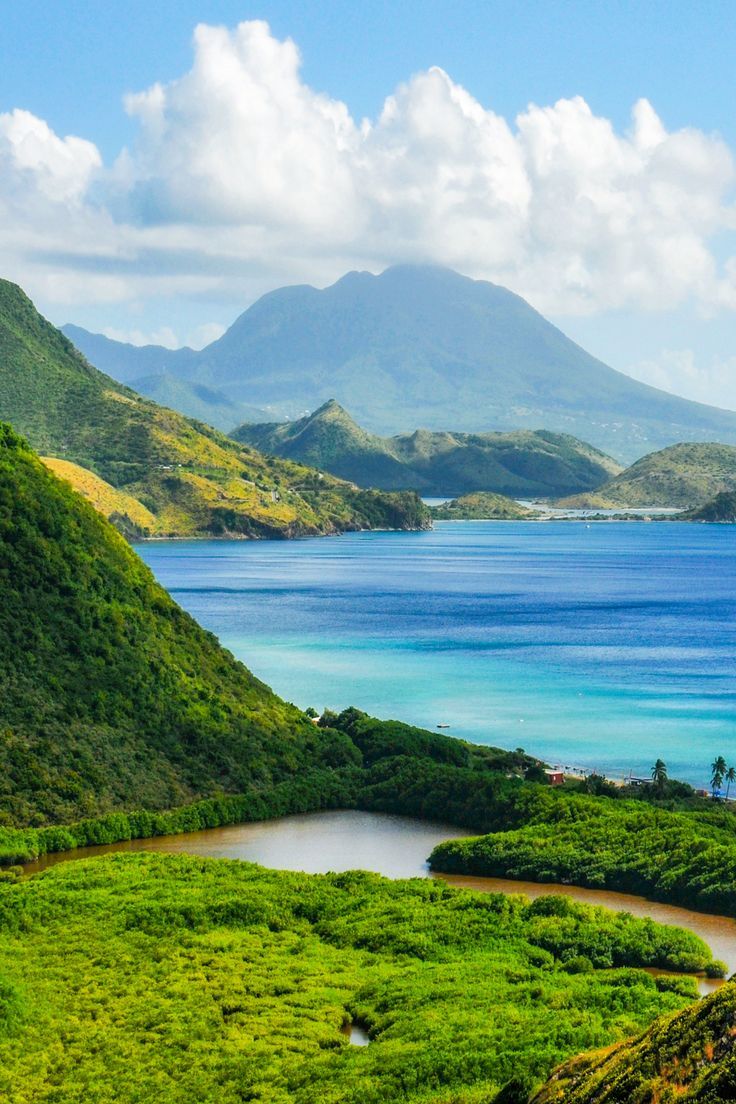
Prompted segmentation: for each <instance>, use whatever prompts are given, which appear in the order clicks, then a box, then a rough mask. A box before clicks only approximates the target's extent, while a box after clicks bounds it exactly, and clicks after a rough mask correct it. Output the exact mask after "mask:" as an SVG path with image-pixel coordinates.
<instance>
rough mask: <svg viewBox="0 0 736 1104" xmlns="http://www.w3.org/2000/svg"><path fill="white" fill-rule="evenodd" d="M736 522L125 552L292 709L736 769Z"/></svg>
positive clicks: (614, 759)
mask: <svg viewBox="0 0 736 1104" xmlns="http://www.w3.org/2000/svg"><path fill="white" fill-rule="evenodd" d="M735 542H736V529H734V528H732V527H728V526H718V525H687V524H684V523H677V522H672V523H651V524H644V523H633V524H632V523H629V524H626V523H601V524H592V525H590V526H586V525H584V524H581V523H576V522H567V523H565V522H547V523H544V524H536V525H535V524H530V523H511V522H501V523H492V522H491V523H489V522H477V523H475V522H444V523H440V524H438V525H437V527H436V528H435V529H434V530H433V531H432V532H429V533H355V534H349V535H346V536H343V537H338V538H330V539H321V540H307V541H290V542H229V541H227V542H215V541H211V542H210V541H207V542H182V541H174V542H156V543H150V544H146V545H143V546H141V547H140V548H139V551H140V552H141V554H142V556H143V557H144V559H145V560H146V561H147V562H148V563H149V564H150V566H151V567H152V569H153V570H154V571H155V573H156V575H157V576H158V578H159V579H160V581H161V582H162V583H163V585H164V586H166V587H167V589H168V590H170V592H171V593H172V594H173V595H174V597H175V598H176V600H177V601H178V602H180V603H181V604H182V605H183V606H184V607H185V608H186V609H188V610H189V611H190V612H191V613H192V614H193V615H194V617H196V618H197V620H198V621H199V622H200V623H201V624H203V625H204V626H206V627H207V628H208V629H211V630H212V631H213V632H215V633H216V634H217V635H218V636H219V638H220V639H221V640H222V642H223V643H224V644H225V645H226V646H227V647H228V648H230V649H231V650H232V651H233V652H234V653H235V654H236V655H237V656H238V657H239V658H240V659H242V660H243V661H244V662H246V663H247V664H248V666H249V667H250V668H251V669H252V670H253V671H254V672H255V673H256V674H257V675H258V676H259V677H260V678H262V679H263V680H264V681H266V682H268V683H269V684H270V685H271V686H273V687H274V689H275V690H276V691H277V692H278V693H279V694H281V695H282V696H284V697H286V698H288V699H289V700H291V701H294V702H296V703H297V704H298V705H301V706H307V705H313V706H315V707H316V708H317V709H320V708H321V707H323V706H325V705H328V706H330V707H331V708H333V709H340V708H342V707H344V706H347V705H351V704H353V705H357V706H359V707H360V708H361V709H365V710H367V711H369V712H371V713H373V714H375V715H377V716H382V717H399V718H401V719H402V720H406V721H410V722H412V723H415V724H420V725H424V726H426V727H429V728H434V727H435V725H437V724H448V725H450V728H449V729H448V730H447V731H448V732H449V733H450V734H453V735H456V736H463V737H467V738H469V739H472V740H475V741H478V742H481V743H490V744H497V745H500V746H502V747H519V746H521V747H524V748H526V750H527V751H530V752H532V753H533V754H536V755H539V756H541V757H543V758H545V759H546V760H548V761H549V762H551V763H559V764H561V765H574V766H581V767H585V768H588V769H590V768H595V769H597V770H599V771H605V772H606V773H609V774H624V773H628V772H629V771H633V772H634V774H642V773H648V771H649V769H650V767H651V764H652V763H653V761H654V760H655V759H656V758H657V757H658V756H659V757H661V758H663V759H664V760H665V761H666V763H667V765H668V768H669V772H670V775H671V776H673V777H674V776H676V777H680V778H685V779H687V780H689V781H691V782H693V783H696V784H706V783H707V779H708V765H709V763H710V762H711V761H712V759H713V757H714V755H716V754H723V755H725V757H726V758H727V759H728V760H729V762H734V763H736V684H735V683H734V676H736V658H735V657H736V616H735V615H736V557H735V556H734V550H735V548H736V543H735Z"/></svg>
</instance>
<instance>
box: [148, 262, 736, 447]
mask: <svg viewBox="0 0 736 1104" xmlns="http://www.w3.org/2000/svg"><path fill="white" fill-rule="evenodd" d="M161 356H162V357H164V356H165V354H161ZM169 359H170V358H169ZM173 370H174V371H175V372H176V373H177V374H179V373H180V374H181V375H182V376H183V377H185V378H187V379H188V380H190V381H196V382H197V383H199V384H203V385H206V386H209V387H213V388H215V389H217V390H218V391H220V392H222V393H223V394H225V395H226V396H227V397H228V398H229V399H230V400H231V401H247V402H249V403H250V404H252V405H256V406H259V407H266V408H268V409H269V410H270V411H273V416H274V419H276V418H279V417H285V418H286V417H288V418H295V417H298V416H300V415H301V414H302V413H303V411H304V410H315V409H316V408H317V407H319V406H320V405H321V404H322V403H324V402H325V401H326V400H327V399H329V398H330V397H333V396H335V397H336V398H337V399H338V401H339V402H340V403H341V405H344V406H346V407H347V408H348V409H350V410H351V411H352V412H353V413H354V414H355V416H356V418H357V419H358V421H359V422H360V424H361V425H365V426H366V427H367V428H368V429H369V430H370V431H371V432H373V433H377V434H382V435H386V434H393V433H397V432H400V431H401V430H402V429H404V428H405V427H406V425H411V424H415V425H416V424H417V423H419V424H422V425H425V426H427V427H428V428H429V429H432V430H441V429H443V428H444V427H446V426H448V425H452V426H454V427H455V428H456V429H457V430H458V431H461V432H480V431H487V430H489V429H495V430H498V431H510V430H513V429H531V428H535V427H536V426H539V425H543V426H544V427H545V428H546V429H548V430H551V431H554V432H562V433H569V434H572V435H573V436H577V437H580V438H582V439H584V440H589V441H591V442H592V443H593V444H594V445H595V446H596V447H598V448H600V449H602V450H603V451H605V452H608V453H611V454H612V455H615V456H619V457H621V458H622V459H624V460H626V461H627V462H631V461H632V460H634V459H636V458H637V457H639V456H641V455H643V454H644V453H647V452H651V451H653V450H654V449H658V448H662V447H664V446H666V445H669V444H674V443H675V442H677V441H681V440H686V439H694V440H697V439H701V440H712V439H716V440H723V441H725V442H730V443H734V444H736V412H732V411H724V410H719V409H718V408H716V407H709V406H706V405H704V404H700V403H695V402H692V401H690V400H688V399H684V398H680V397H679V396H675V395H671V394H669V393H667V392H664V391H659V390H657V389H656V388H653V387H650V386H649V385H647V384H644V383H641V382H639V381H637V380H633V379H632V378H630V377H628V376H626V375H624V374H623V373H621V372H618V371H616V370H615V369H613V368H610V367H609V366H608V365H606V364H604V363H603V362H602V361H600V360H598V359H597V358H595V357H592V356H591V355H590V354H588V353H587V352H585V350H583V349H582V348H581V347H580V346H579V345H577V344H576V343H575V342H573V341H571V340H570V339H569V338H568V337H566V335H565V334H564V333H563V332H562V331H561V330H560V329H559V328H558V327H556V326H554V325H553V324H552V323H550V322H549V321H547V320H546V319H545V318H544V317H543V316H542V315H541V314H540V313H539V312H538V311H536V310H535V309H534V308H533V307H532V306H531V305H530V304H528V303H527V302H526V301H525V300H524V299H522V298H521V297H520V296H518V295H516V294H515V293H514V292H511V291H510V290H508V289H507V288H503V287H500V286H499V285H495V284H492V283H490V282H488V281H482V280H472V279H469V278H468V277H465V276H462V275H460V274H459V273H456V272H453V271H452V270H450V269H444V268H441V267H438V266H431V265H429V266H422V265H398V266H394V267H393V268H389V269H386V271H385V272H383V273H381V274H380V275H378V276H374V275H372V274H371V273H368V272H351V273H347V274H346V275H345V276H343V277H341V279H339V280H338V281H337V282H336V283H334V284H332V285H331V286H330V287H327V288H324V289H317V288H314V287H311V286H310V285H295V286H292V287H286V288H279V289H275V290H274V291H271V292H269V293H267V294H266V295H264V296H262V297H261V298H260V299H258V300H257V301H256V302H255V303H254V304H253V305H252V306H250V307H249V308H248V309H247V310H246V311H244V312H243V313H242V314H241V315H240V316H239V317H238V318H237V319H236V320H235V321H234V322H233V324H232V325H231V326H230V328H229V329H228V330H227V331H226V332H225V333H224V334H223V335H222V337H220V338H218V339H217V341H215V342H213V343H212V344H210V345H208V346H206V347H205V348H204V349H202V350H200V351H199V352H196V353H194V354H193V356H192V357H186V358H183V359H182V360H181V361H180V362H177V364H176V366H175V367H174V368H173ZM148 371H149V372H150V371H151V369H150V368H149V369H148ZM138 374H139V375H143V372H140V373H138Z"/></svg>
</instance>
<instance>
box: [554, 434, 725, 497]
mask: <svg viewBox="0 0 736 1104" xmlns="http://www.w3.org/2000/svg"><path fill="white" fill-rule="evenodd" d="M722 491H736V447H734V446H733V445H718V444H714V443H712V442H707V443H705V444H700V443H697V444H692V443H688V444H679V445H672V446H671V447H670V448H666V449H662V450H661V452H653V453H651V454H650V455H649V456H643V457H642V458H641V460H637V461H636V463H635V464H632V465H631V467H630V468H626V470H625V471H623V472H621V474H620V475H617V476H616V477H615V478H614V479H611V480H609V481H608V482H606V483H603V484H602V485H601V486H600V487H596V488H595V490H594V491H592V492H591V493H590V494H582V495H575V496H574V497H571V498H566V499H564V500H562V502H560V503H559V505H563V506H572V507H579V508H582V509H588V508H590V509H598V508H602V509H608V508H618V507H627V506H633V507H664V506H672V507H683V508H687V507H697V506H701V505H702V504H703V503H704V502H706V501H707V500H708V499H712V498H714V497H715V496H716V495H717V494H719V493H720V492H722Z"/></svg>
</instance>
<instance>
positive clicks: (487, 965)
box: [0, 854, 710, 1104]
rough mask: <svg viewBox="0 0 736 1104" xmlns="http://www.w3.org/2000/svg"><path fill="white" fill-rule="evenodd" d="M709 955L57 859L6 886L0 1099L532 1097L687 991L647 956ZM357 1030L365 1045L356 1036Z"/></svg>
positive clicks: (484, 914)
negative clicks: (575, 1057)
mask: <svg viewBox="0 0 736 1104" xmlns="http://www.w3.org/2000/svg"><path fill="white" fill-rule="evenodd" d="M709 961H710V955H709V952H708V949H707V948H706V947H705V945H704V944H703V943H702V942H701V941H700V940H699V939H698V938H697V937H696V936H694V935H692V934H691V933H689V932H684V931H681V930H678V929H675V928H665V927H663V926H661V925H658V924H653V923H651V922H650V921H647V920H637V919H634V918H633V917H631V916H627V915H625V914H622V913H610V912H606V911H605V910H603V909H597V908H591V907H588V906H585V905H580V904H577V903H574V902H572V901H569V900H566V899H564V898H542V899H540V900H537V901H534V902H529V901H527V900H525V899H524V898H522V897H508V896H505V895H502V894H474V893H469V892H467V891H464V890H461V891H458V890H453V889H450V888H449V887H448V886H446V885H444V884H442V883H441V882H433V881H431V880H428V879H414V880H412V881H406V882H393V881H388V880H387V879H384V878H380V877H378V876H377V875H374V874H368V873H365V872H361V871H352V872H350V873H346V874H329V875H322V876H314V875H312V876H309V875H305V874H296V873H294V874H291V873H283V872H277V871H270V870H263V869H261V868H259V867H256V866H252V865H251V864H247V863H242V862H232V861H224V860H215V859H202V858H198V857H194V856H188V855H177V856H172V855H155V854H138V855H114V856H107V857H103V858H96V859H93V860H86V861H83V862H71V863H63V864H60V865H58V866H56V867H54V868H53V869H51V870H48V871H46V872H45V873H43V874H41V875H37V876H35V877H33V878H31V879H28V880H25V881H20V882H17V883H16V884H2V883H0V1096H1V1097H2V1099H3V1101H5V1102H7V1104H29V1102H30V1101H43V1100H48V1101H51V1100H53V1101H54V1102H55V1104H79V1102H81V1101H84V1102H85V1104H92V1102H94V1104H141V1102H142V1101H145V1102H149V1101H156V1102H157V1104H184V1102H187V1104H188V1102H194V1101H196V1102H198V1104H199V1102H205V1101H206V1102H212V1104H215V1102H216V1104H242V1102H243V1101H244V1100H250V1101H262V1102H264V1104H266V1102H268V1104H316V1102H318V1101H319V1102H320V1104H338V1102H339V1104H402V1102H404V1104H485V1102H486V1101H491V1100H494V1099H495V1098H496V1096H497V1092H498V1090H499V1089H502V1091H505V1092H506V1100H509V1099H513V1100H514V1101H515V1102H518V1101H519V1100H520V1099H521V1097H520V1096H519V1095H518V1088H519V1086H520V1085H522V1086H523V1085H524V1084H526V1085H528V1086H529V1087H531V1086H532V1085H533V1084H535V1083H538V1082H540V1081H542V1080H544V1078H546V1077H547V1075H548V1074H549V1072H550V1071H551V1069H552V1067H553V1066H554V1065H556V1064H557V1063H558V1062H559V1061H560V1059H561V1058H564V1057H567V1056H569V1055H571V1054H574V1053H576V1052H579V1051H580V1050H582V1049H590V1048H592V1047H600V1046H605V1045H608V1044H611V1043H615V1042H619V1041H620V1040H622V1039H625V1038H626V1037H628V1036H630V1035H632V1034H634V1033H638V1032H640V1031H641V1030H642V1028H644V1027H645V1026H646V1025H647V1024H649V1023H651V1021H652V1020H653V1019H654V1017H656V1016H657V1015H658V1014H660V1013H662V1012H672V1011H676V1010H678V1009H682V1008H684V1007H686V1006H687V1005H689V1004H690V1003H691V1002H692V1000H693V998H694V996H695V992H696V990H695V983H694V981H693V980H692V979H690V978H683V977H667V976H665V977H653V976H651V974H649V973H647V972H645V971H644V970H643V969H641V967H648V968H651V967H654V968H665V969H674V970H679V969H682V968H683V967H685V968H688V967H693V966H698V965H699V966H701V967H703V966H707V964H708V962H709ZM355 1021H357V1022H358V1023H360V1024H361V1025H362V1026H363V1027H364V1028H365V1029H367V1030H368V1032H369V1034H370V1038H371V1044H370V1045H369V1046H364V1047H353V1046H350V1045H349V1044H348V1040H347V1038H346V1036H345V1034H344V1033H343V1030H342V1029H344V1027H345V1025H346V1024H348V1023H350V1022H355ZM510 1092H514V1093H516V1095H514V1096H513V1097H511V1096H509V1093H510ZM525 1095H526V1094H525ZM501 1099H503V1097H502V1098H501Z"/></svg>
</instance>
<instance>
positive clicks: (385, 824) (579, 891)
mask: <svg viewBox="0 0 736 1104" xmlns="http://www.w3.org/2000/svg"><path fill="white" fill-rule="evenodd" d="M468 834H469V833H468V830H467V829H460V828H457V827H455V826H454V825H450V824H436V823H435V824H433V823H428V822H426V821H421V820H413V819H411V818H409V817H403V816H392V815H388V814H384V813H369V812H363V811H360V810H355V809H351V810H333V811H330V812H320V813H305V814H302V815H298V816H288V817H282V818H281V819H279V820H267V821H258V822H255V823H251V824H234V825H230V826H228V827H225V828H208V829H205V830H203V831H200V832H185V833H182V834H181V835H175V836H155V837H153V838H151V839H138V840H123V841H121V842H119V843H110V844H102V845H101V846H98V847H80V848H76V849H75V850H73V851H64V852H57V853H54V854H50V855H45V856H44V857H43V858H41V859H39V860H38V861H37V862H33V863H28V864H26V866H25V867H24V870H25V873H26V875H30V874H37V873H39V872H40V871H42V870H46V869H48V868H49V867H51V866H56V865H58V864H59V863H65V862H74V861H77V860H80V859H89V858H94V857H95V856H99V855H107V854H111V853H113V852H121V851H125V852H130V851H160V852H164V853H168V854H179V853H185V854H188V855H201V856H207V857H209V858H217V859H238V860H241V861H247V862H256V863H260V864H261V865H262V866H267V867H270V868H272V869H274V870H298V871H303V872H304V873H307V874H326V873H328V872H330V871H334V872H339V871H343V870H355V869H361V870H370V871H373V872H374V873H376V874H383V875H384V877H388V878H427V877H433V878H439V879H441V880H443V881H446V882H448V883H449V884H450V885H452V886H456V887H457V888H459V889H470V890H475V891H476V892H481V893H523V894H524V895H525V896H527V897H531V898H535V897H539V896H541V895H544V894H557V895H560V894H562V895H564V896H566V897H572V898H573V899H574V900H576V901H582V902H584V903H585V904H589V905H602V906H604V907H605V908H609V909H612V910H613V911H615V912H628V913H631V915H632V916H637V917H649V918H650V919H652V920H656V921H658V922H659V923H661V924H674V925H676V926H677V927H682V928H687V929H688V930H689V931H692V932H694V933H695V934H696V935H698V936H700V938H701V939H703V940H705V942H706V943H707V944H708V946H709V947H710V948H711V950H712V951H713V955H714V957H715V958H719V959H721V960H722V961H723V962H725V964H726V967H727V974H728V976H730V975H731V974H733V973H734V971H736V921H734V920H732V919H731V918H729V917H726V916H717V915H710V914H708V913H702V912H694V911H693V910H691V909H686V908H680V907H678V906H676V905H667V904H661V903H659V902H655V901H648V900H646V899H645V898H643V897H636V896H633V895H631V894H628V893H615V892H612V891H609V890H604V889H586V888H584V887H581V886H571V885H555V884H552V883H540V882H522V881H512V880H510V879H508V878H476V877H468V876H466V875H461V874H439V873H437V874H435V873H431V872H430V870H429V865H428V863H427V857H428V856H429V854H430V852H431V851H432V849H433V848H434V847H435V846H436V845H437V844H438V843H441V842H442V841H443V840H446V839H450V838H459V837H461V836H466V835H468ZM698 982H699V987H700V991H701V993H708V992H711V991H712V990H713V989H715V988H717V987H718V986H719V985H720V984H722V983H721V982H720V980H718V979H709V978H703V977H701V978H699V979H698ZM351 1039H352V1041H353V1042H355V1043H356V1044H360V1043H361V1042H365V1041H366V1040H365V1038H363V1037H362V1036H361V1033H360V1031H359V1030H355V1031H354V1032H353V1033H352V1034H351Z"/></svg>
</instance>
